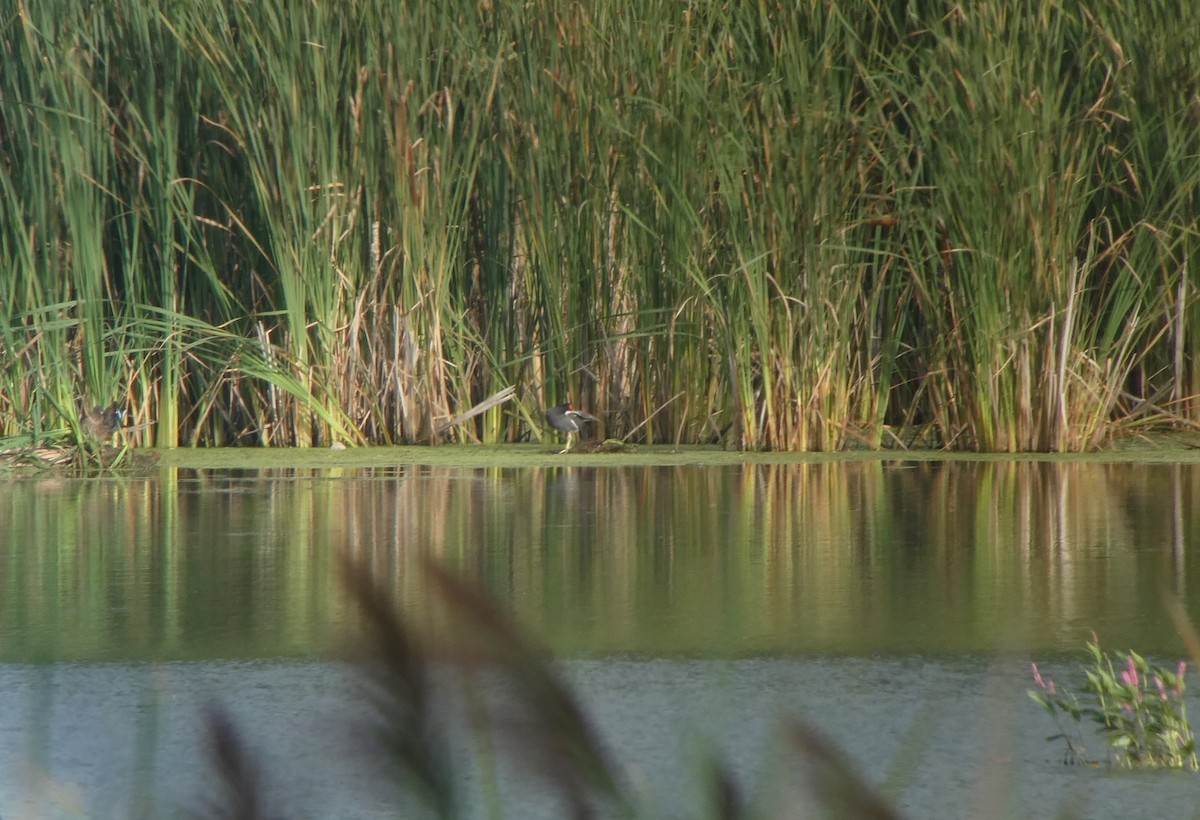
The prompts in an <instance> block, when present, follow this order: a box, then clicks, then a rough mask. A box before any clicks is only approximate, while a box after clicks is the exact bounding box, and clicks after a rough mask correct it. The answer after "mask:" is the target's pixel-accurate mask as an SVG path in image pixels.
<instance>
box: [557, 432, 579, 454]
mask: <svg viewBox="0 0 1200 820" xmlns="http://www.w3.org/2000/svg"><path fill="white" fill-rule="evenodd" d="M573 435H575V434H574V433H567V446H566V447H564V448H562V449H561V450H559V451H558V454H559V455H560V456H561V455H563V454H564V453H569V452H571V436H573Z"/></svg>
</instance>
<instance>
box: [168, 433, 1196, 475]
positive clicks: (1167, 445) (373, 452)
mask: <svg viewBox="0 0 1200 820" xmlns="http://www.w3.org/2000/svg"><path fill="white" fill-rule="evenodd" d="M854 461H895V462H927V461H985V462H996V461H1036V462H1064V463H1065V462H1070V463H1099V464H1104V463H1114V464H1131V463H1146V464H1171V463H1180V464H1191V463H1197V462H1200V448H1198V447H1196V446H1194V445H1191V444H1185V443H1182V442H1181V440H1179V439H1170V440H1167V439H1162V440H1154V441H1136V442H1134V441H1130V442H1128V443H1124V444H1122V445H1121V446H1118V447H1113V448H1111V449H1106V450H1101V451H1098V452H1094V453H1085V454H1074V453H965V452H952V451H947V450H847V451H837V452H825V453H784V452H738V451H727V450H724V449H722V448H720V447H717V446H706V445H686V446H681V447H673V446H671V445H666V444H663V445H642V446H639V447H637V448H636V449H634V450H631V451H629V452H624V453H607V452H598V453H566V454H562V455H560V454H559V453H558V450H557V449H555V448H552V447H547V446H546V445H545V444H490V445H443V446H437V447H431V446H423V445H405V446H398V447H357V448H352V449H346V450H334V449H330V448H270V449H266V448H216V449H178V450H164V451H162V458H161V461H160V464H161V465H162V466H164V467H178V468H191V469H272V468H288V467H301V468H310V469H312V468H331V469H335V468H361V467H389V466H399V465H428V466H430V467H463V468H492V467H644V466H663V467H673V466H721V465H737V464H824V463H829V462H854Z"/></svg>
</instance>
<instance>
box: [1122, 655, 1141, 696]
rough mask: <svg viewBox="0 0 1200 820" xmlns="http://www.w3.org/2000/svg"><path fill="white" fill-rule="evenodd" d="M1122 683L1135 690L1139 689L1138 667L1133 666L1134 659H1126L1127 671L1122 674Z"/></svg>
mask: <svg viewBox="0 0 1200 820" xmlns="http://www.w3.org/2000/svg"><path fill="white" fill-rule="evenodd" d="M1121 683H1123V684H1125V685H1126V686H1132V687H1133V688H1134V689H1136V688H1137V687H1138V673H1137V667H1136V666H1134V665H1133V658H1126V659H1125V670H1124V671H1123V672H1121Z"/></svg>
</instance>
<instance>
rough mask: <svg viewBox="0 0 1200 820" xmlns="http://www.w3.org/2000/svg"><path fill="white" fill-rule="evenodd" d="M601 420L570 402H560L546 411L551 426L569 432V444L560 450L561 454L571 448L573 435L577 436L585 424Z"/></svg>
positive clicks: (561, 431)
mask: <svg viewBox="0 0 1200 820" xmlns="http://www.w3.org/2000/svg"><path fill="white" fill-rule="evenodd" d="M599 420H600V419H598V418H596V417H595V416H593V415H589V414H588V413H585V412H583V411H582V410H576V409H575V408H574V407H572V406H571V405H570V404H560V405H558V406H557V407H551V408H550V409H549V410H547V411H546V421H547V422H548V423H549V424H550V426H551V427H553V428H554V429H555V430H557V431H558V432H560V433H566V434H567V446H566V447H564V448H563V449H562V450H560V451H559V455H560V456H561V455H562V454H563V453H565V452H567V451H568V450H570V449H571V436H576V437H577V436H578V434H579V431H580V430H582V429H583V427H584V425H585V424H588V423H589V422H594V421H599Z"/></svg>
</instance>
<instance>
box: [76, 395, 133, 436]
mask: <svg viewBox="0 0 1200 820" xmlns="http://www.w3.org/2000/svg"><path fill="white" fill-rule="evenodd" d="M124 420H125V411H124V410H123V409H122V408H120V407H117V405H116V404H115V403H114V404H110V405H109V406H108V407H100V406H96V407H93V408H92V409H91V410H85V411H84V413H83V429H84V431H85V432H86V433H87V434H88V435H89V436H91V437H92V438H95V439H99V440H100V441H108V440H109V439H110V438H111V437H112V434H113V433H115V432H116V431H117V428H119V427H120V426H121V423H122V422H123V421H124Z"/></svg>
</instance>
